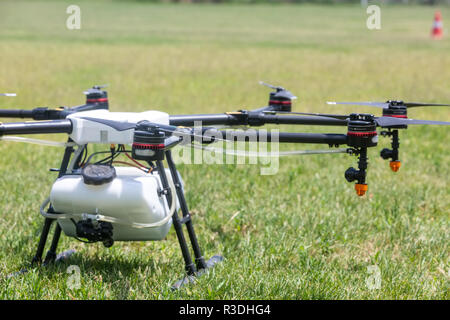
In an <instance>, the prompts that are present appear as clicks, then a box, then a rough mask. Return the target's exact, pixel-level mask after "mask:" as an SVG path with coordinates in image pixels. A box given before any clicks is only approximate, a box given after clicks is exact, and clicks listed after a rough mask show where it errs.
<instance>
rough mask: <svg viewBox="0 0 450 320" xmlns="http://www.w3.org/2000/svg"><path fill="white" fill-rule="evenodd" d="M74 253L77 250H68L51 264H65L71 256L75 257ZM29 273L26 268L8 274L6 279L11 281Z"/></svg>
mask: <svg viewBox="0 0 450 320" xmlns="http://www.w3.org/2000/svg"><path fill="white" fill-rule="evenodd" d="M74 253H75V250H73V249H71V250H67V251H64V252H61V253H60V254H58V255H57V256H56V258H55V260H54V261H52V262H51V263H59V262H64V261H65V260H67V259H69V257H70V256H71V255H73V254H74ZM49 264H50V263H44V264H42V266H44V267H46V266H48V265H49ZM32 266H34V265H33V264H32ZM28 271H29V269H27V268H24V269H22V270H20V271H17V272H14V273H10V274H8V275H7V276H6V278H7V279H9V278H13V277H17V276H20V275H22V274H25V273H27V272H28Z"/></svg>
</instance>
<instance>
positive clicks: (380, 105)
mask: <svg viewBox="0 0 450 320" xmlns="http://www.w3.org/2000/svg"><path fill="white" fill-rule="evenodd" d="M327 104H332V105H337V104H347V105H355V106H369V107H377V108H389V106H397V107H407V108H414V107H450V104H441V103H422V102H403V101H395V100H389V101H386V102H370V101H367V102H335V101H328V102H327Z"/></svg>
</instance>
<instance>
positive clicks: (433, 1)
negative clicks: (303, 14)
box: [138, 0, 450, 5]
mask: <svg viewBox="0 0 450 320" xmlns="http://www.w3.org/2000/svg"><path fill="white" fill-rule="evenodd" d="M138 1H141V2H155V3H157V2H166V3H242V4H251V3H256V4H257V3H261V4H262V3H272V4H275V3H319V4H339V3H347V4H348V3H364V4H367V3H368V4H380V3H382V4H383V3H392V4H424V5H441V4H446V5H450V0H138Z"/></svg>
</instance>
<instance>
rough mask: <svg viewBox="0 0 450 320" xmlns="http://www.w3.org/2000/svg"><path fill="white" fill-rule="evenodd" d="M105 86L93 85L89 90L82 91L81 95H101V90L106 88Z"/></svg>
mask: <svg viewBox="0 0 450 320" xmlns="http://www.w3.org/2000/svg"><path fill="white" fill-rule="evenodd" d="M107 86H108V85H107V84H102V85H95V86H93V87H92V88H89V89H87V90H85V91H83V93H84V94H86V95H88V94H93V93H97V94H102V93H103V91H102V90H101V89H103V88H106V87H107Z"/></svg>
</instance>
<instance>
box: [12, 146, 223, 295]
mask: <svg viewBox="0 0 450 320" xmlns="http://www.w3.org/2000/svg"><path fill="white" fill-rule="evenodd" d="M69 142H71V140H70V139H69ZM73 152H74V150H73V147H67V148H66V150H65V152H64V157H63V161H62V163H61V167H60V169H59V174H58V177H62V176H64V175H65V174H66V172H67V168H68V165H69V161H70V158H71V156H72V153H73ZM79 156H80V154H78V157H79ZM165 158H166V160H167V164H168V166H169V170H170V173H171V176H172V181H173V184H174V186H175V192H176V194H171V188H170V186H169V182H168V179H167V176H166V171H165V169H164V164H163V162H162V160H157V161H156V168H157V170H158V173H159V176H160V178H161V184H162V187H163V190H162V192H163V194H164V195H165V197H166V200H167V203H172V197H177V199H178V203H179V204H180V208H181V212H182V217H179V215H178V212H175V213H174V214H173V216H172V222H173V225H174V228H175V232H176V234H177V238H178V242H179V244H180V249H181V253H182V255H183V259H184V262H185V271H186V276H185V277H184V278H183V279H182V280H180V281H178V282H177V283H176V284H174V285H173V286H172V289H178V288H180V287H181V286H183V285H185V284H187V283H190V282H193V279H195V277H198V276H200V275H202V274H204V273H205V272H206V271H207V270H208V269H210V268H212V267H213V266H214V265H215V264H216V263H218V262H220V261H222V260H223V257H221V256H217V255H216V256H213V257H212V258H211V259H209V260H208V261H207V262H206V261H205V259H204V258H203V255H202V252H201V250H200V246H199V244H198V240H197V236H196V234H195V231H194V226H193V224H192V219H191V215H190V213H189V210H188V206H187V203H186V199H185V197H184V190H183V187H182V185H181V181H180V178H179V176H178V171H177V170H176V167H175V163H174V162H173V160H172V154H171V152H170V150H166V151H165ZM76 160H77V161H75V163H78V160H79V159H76ZM149 164H150V165H151V163H149ZM48 212H49V213H54V214H55V213H57V212H54V210H53V207H52V205H50V207H49V208H48ZM54 221H55V219H51V218H45V221H44V226H43V228H42V232H41V237H40V240H39V244H38V247H37V250H36V254H35V256H34V258H33V260H32V262H31V264H32V265H35V264H38V263H41V262H42V255H43V252H44V248H45V244H46V242H47V238H48V235H49V232H50V228H51V225H52V224H53V222H54ZM183 225H185V226H186V229H187V232H188V236H189V240H190V243H191V246H192V250H193V252H194V258H195V259H194V261H192V257H191V253H190V250H189V248H188V244H187V242H186V238H185V235H184V232H183ZM61 231H62V230H61V227H60V226H59V224H56V227H55V231H54V234H53V239H52V242H51V246H50V249H49V250H48V251H47V254H46V256H45V259H44V261H43V263H42V264H43V265H44V266H46V265H48V264H50V263H53V262H56V261H60V260H63V259H66V258H67V257H69V256H70V255H72V254H73V253H74V251H73V250H69V251H65V252H63V253H61V254H59V255H57V254H56V249H57V246H58V242H59V239H60V237H61ZM27 271H28V270H27V269H23V270H21V271H19V272H16V273H15V274H14V275H17V274H22V273H25V272H27Z"/></svg>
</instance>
